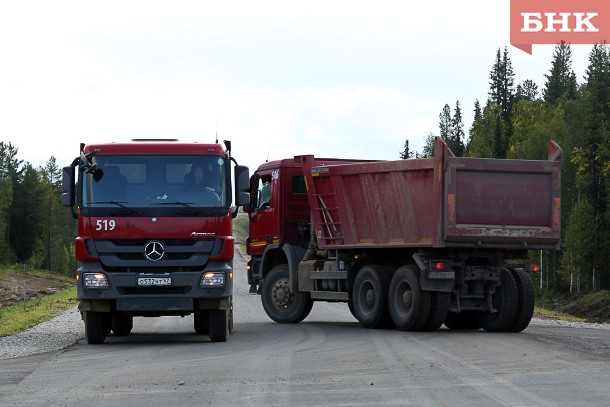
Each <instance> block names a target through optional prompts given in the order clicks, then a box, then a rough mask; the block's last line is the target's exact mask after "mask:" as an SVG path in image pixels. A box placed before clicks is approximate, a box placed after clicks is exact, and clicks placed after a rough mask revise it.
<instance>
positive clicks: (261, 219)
mask: <svg viewBox="0 0 610 407" xmlns="http://www.w3.org/2000/svg"><path fill="white" fill-rule="evenodd" d="M278 173H279V171H278V170H277V169H275V170H268V171H264V172H260V173H258V174H256V175H255V179H254V183H253V187H254V188H253V189H254V190H253V191H252V192H253V197H252V209H251V213H250V252H251V253H250V254H252V255H253V256H257V255H261V254H262V253H263V251H264V250H265V247H267V245H269V244H271V243H277V242H278V239H279V230H278V228H279V225H278V216H279V214H278V202H277V182H276V181H277V178H278Z"/></svg>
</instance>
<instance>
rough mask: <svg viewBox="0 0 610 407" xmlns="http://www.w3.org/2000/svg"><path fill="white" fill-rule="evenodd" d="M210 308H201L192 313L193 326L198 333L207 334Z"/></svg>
mask: <svg viewBox="0 0 610 407" xmlns="http://www.w3.org/2000/svg"><path fill="white" fill-rule="evenodd" d="M209 327H210V310H207V309H203V310H199V311H195V312H194V313H193V328H195V332H196V333H197V334H198V335H207V334H208V332H209V331H210V328H209Z"/></svg>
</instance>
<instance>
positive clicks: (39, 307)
mask: <svg viewBox="0 0 610 407" xmlns="http://www.w3.org/2000/svg"><path fill="white" fill-rule="evenodd" d="M76 303H77V301H76V287H70V288H66V289H64V290H61V291H58V292H56V293H55V294H52V295H46V296H42V297H38V298H35V299H32V300H29V301H26V302H25V303H23V302H21V303H18V304H15V305H12V306H10V307H3V308H1V309H0V337H2V336H7V335H12V334H15V333H18V332H21V331H23V330H26V329H28V328H31V327H34V326H36V325H38V324H40V323H41V322H45V321H48V320H49V319H51V318H53V317H54V316H56V315H58V314H60V313H61V312H63V311H65V310H67V309H69V308H72V307H73V306H75V305H76Z"/></svg>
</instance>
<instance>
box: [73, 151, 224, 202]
mask: <svg viewBox="0 0 610 407" xmlns="http://www.w3.org/2000/svg"><path fill="white" fill-rule="evenodd" d="M93 163H96V165H97V166H96V168H97V169H96V171H94V172H93V173H91V174H84V175H83V177H82V185H83V189H82V203H83V206H84V207H87V208H96V207H121V208H150V207H169V208H171V207H180V208H184V207H188V208H190V207H193V208H217V207H227V206H228V200H227V189H228V188H227V172H226V162H225V158H224V157H222V156H212V155H210V156H183V155H165V156H151V155H129V156H128V155H114V156H111V155H98V156H94V157H93ZM229 198H230V197H229Z"/></svg>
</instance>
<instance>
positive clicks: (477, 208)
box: [301, 138, 561, 248]
mask: <svg viewBox="0 0 610 407" xmlns="http://www.w3.org/2000/svg"><path fill="white" fill-rule="evenodd" d="M301 159H302V160H303V164H304V165H303V171H304V174H305V176H306V179H307V183H308V187H309V189H308V198H309V203H310V207H311V209H312V214H313V219H314V228H315V230H316V234H317V238H318V244H319V245H320V247H327V248H338V247H343V248H347V247H445V246H458V247H459V246H465V247H468V246H477V247H492V248H496V247H497V248H524V247H529V248H537V247H541V248H542V247H548V248H551V247H554V246H555V245H556V244H558V242H559V231H560V230H559V228H560V225H559V218H560V215H559V214H560V202H561V200H560V169H561V149H559V147H558V146H557V145H556V144H553V145H552V146H551V147H550V149H549V159H550V160H552V161H527V160H497V159H474V158H456V157H453V154H452V153H451V151H450V150H449V149H448V148H447V146H446V144H445V143H443V142H442V140H441V139H440V138H437V140H436V143H435V155H434V158H432V159H415V160H400V161H385V162H372V163H371V162H361V163H351V164H339V165H318V164H319V163H318V162H317V161H316V159H315V158H314V157H313V156H303V157H302V158H301Z"/></svg>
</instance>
